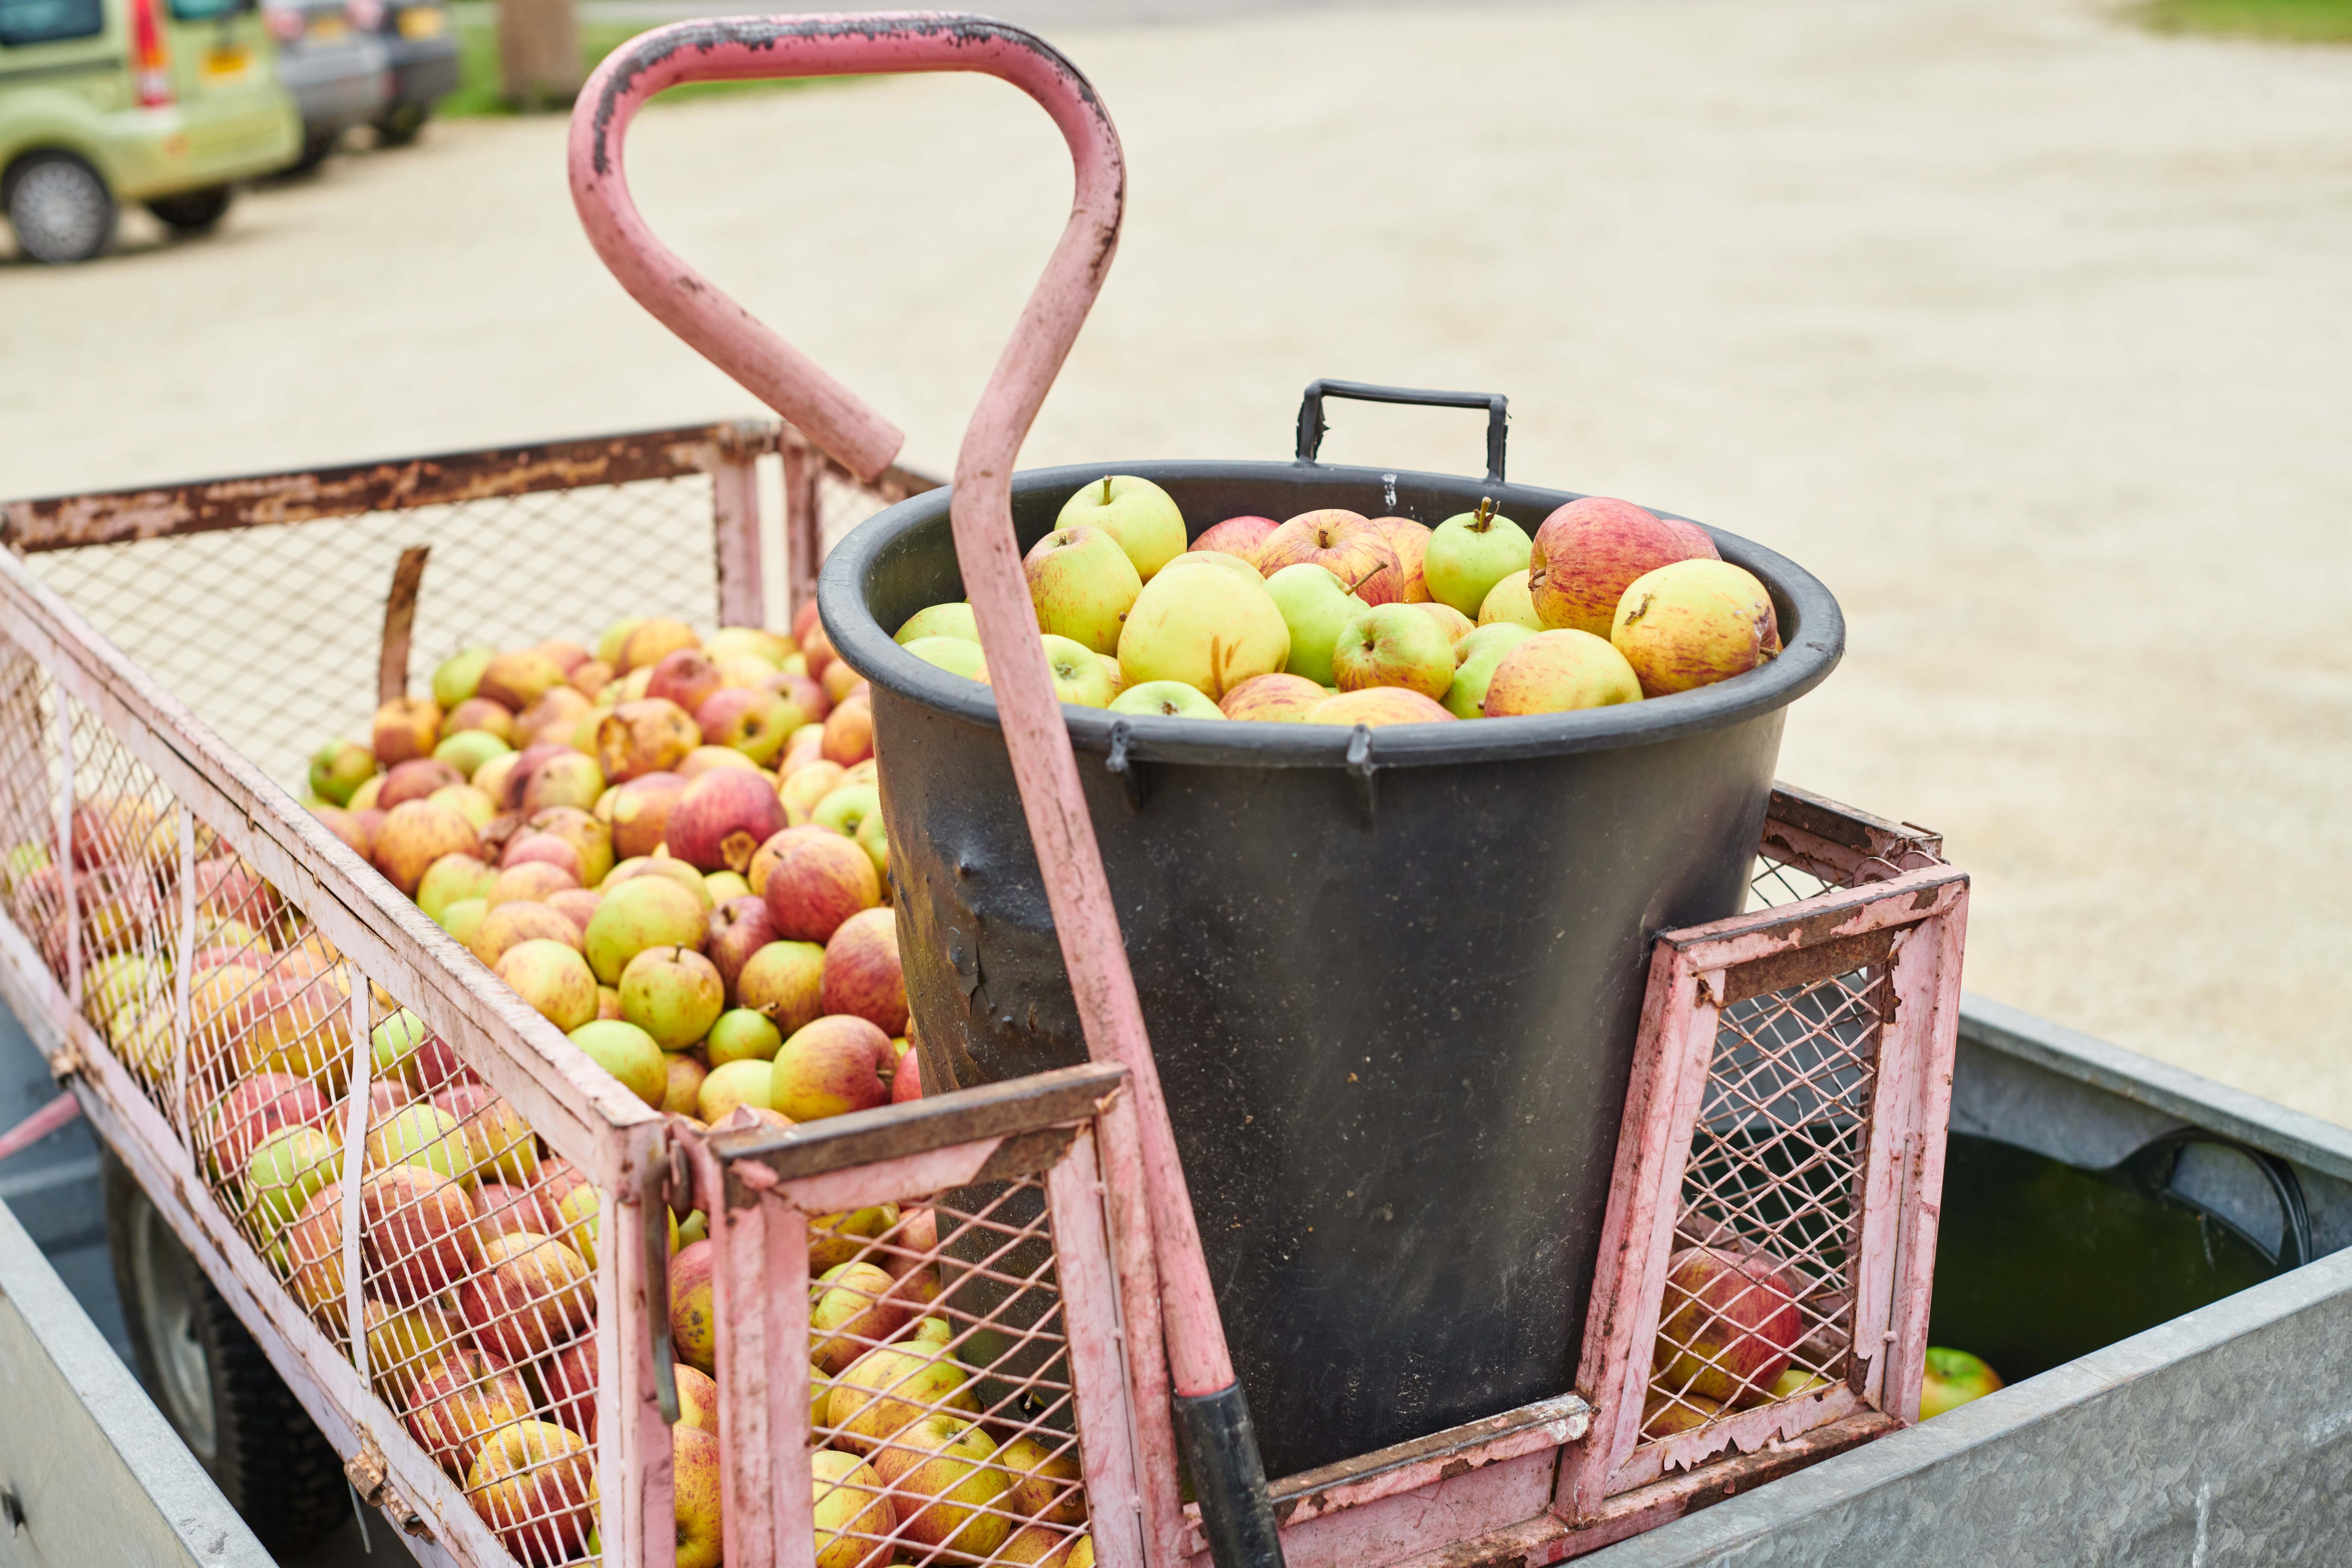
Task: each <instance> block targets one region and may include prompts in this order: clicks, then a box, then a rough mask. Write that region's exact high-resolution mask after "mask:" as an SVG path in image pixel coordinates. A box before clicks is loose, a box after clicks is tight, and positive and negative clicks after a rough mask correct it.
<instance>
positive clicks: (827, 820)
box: [809, 784, 882, 838]
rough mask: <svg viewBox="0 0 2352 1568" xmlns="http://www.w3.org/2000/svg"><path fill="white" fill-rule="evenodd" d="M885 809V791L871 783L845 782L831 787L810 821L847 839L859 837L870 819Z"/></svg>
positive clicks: (812, 813)
mask: <svg viewBox="0 0 2352 1568" xmlns="http://www.w3.org/2000/svg"><path fill="white" fill-rule="evenodd" d="M881 809H882V791H881V789H880V787H879V786H877V785H875V784H839V785H836V786H835V787H834V788H833V789H830V790H827V791H826V792H825V795H824V799H822V800H820V801H818V802H817V803H816V805H815V807H814V809H813V810H811V811H810V812H809V820H810V821H811V822H814V823H815V824H816V825H817V826H819V827H830V828H832V829H833V830H834V831H835V833H838V834H840V835H841V836H842V837H844V838H855V837H857V830H858V829H859V828H860V827H862V826H865V824H866V818H867V817H869V816H874V815H875V814H876V813H877V812H878V811H880V810H881Z"/></svg>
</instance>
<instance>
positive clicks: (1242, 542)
mask: <svg viewBox="0 0 2352 1568" xmlns="http://www.w3.org/2000/svg"><path fill="white" fill-rule="evenodd" d="M1281 526H1282V525H1281V524H1280V523H1278V522H1276V521H1274V519H1272V518H1270V517H1257V516H1254V515H1251V514H1249V513H1244V514H1243V515H1242V516H1240V517H1229V518H1227V519H1225V521H1223V522H1213V523H1211V524H1210V525H1209V526H1208V527H1206V528H1204V529H1202V531H1201V537H1200V538H1198V539H1196V540H1194V541H1192V550H1191V551H1188V552H1186V553H1188V554H1190V553H1194V552H1200V551H1203V550H1213V551H1216V552H1218V553H1219V554H1223V555H1234V556H1238V557H1240V558H1241V559H1242V560H1244V561H1246V562H1248V563H1250V566H1251V569H1252V570H1253V571H1255V569H1256V566H1257V552H1258V547H1259V546H1260V545H1262V544H1264V543H1265V541H1266V536H1267V535H1268V534H1270V533H1272V532H1273V531H1275V530H1276V529H1277V528H1279V527H1281Z"/></svg>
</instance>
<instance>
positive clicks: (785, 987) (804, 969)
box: [735, 927, 839, 1036]
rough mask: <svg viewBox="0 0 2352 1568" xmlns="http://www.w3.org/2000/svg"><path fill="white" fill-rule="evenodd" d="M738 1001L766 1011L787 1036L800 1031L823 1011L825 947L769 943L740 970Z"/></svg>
mask: <svg viewBox="0 0 2352 1568" xmlns="http://www.w3.org/2000/svg"><path fill="white" fill-rule="evenodd" d="M835 929H836V930H837V929H839V928H838V927H836V928H835ZM735 1001H736V1005H738V1006H742V1007H750V1008H752V1009H753V1010H755V1011H757V1012H759V1013H761V1014H764V1015H765V1016H767V1018H768V1020H769V1022H771V1023H772V1024H774V1025H775V1026H776V1027H777V1028H778V1029H780V1030H781V1031H782V1032H783V1033H784V1034H785V1035H787V1036H790V1035H793V1034H794V1033H797V1032H798V1031H799V1030H800V1029H801V1028H803V1026H806V1025H808V1024H811V1023H814V1021H815V1020H816V1019H817V1018H819V1017H821V1016H823V1015H824V947H823V946H821V945H820V944H818V943H816V942H769V943H767V944H766V945H765V946H763V947H761V949H760V950H759V951H758V952H754V953H753V954H752V955H751V959H750V960H749V961H748V962H747V963H745V964H744V965H743V967H742V969H741V970H740V972H739V973H737V975H736V978H735Z"/></svg>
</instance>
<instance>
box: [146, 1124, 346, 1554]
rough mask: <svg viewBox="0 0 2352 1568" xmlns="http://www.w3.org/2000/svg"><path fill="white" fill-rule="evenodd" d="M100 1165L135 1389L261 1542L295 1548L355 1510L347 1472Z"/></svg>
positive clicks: (184, 1260)
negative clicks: (133, 1363)
mask: <svg viewBox="0 0 2352 1568" xmlns="http://www.w3.org/2000/svg"><path fill="white" fill-rule="evenodd" d="M103 1161H104V1169H105V1193H106V1240H107V1250H108V1251H109V1252H110V1254H112V1256H113V1261H114V1284H115V1290H116V1293H117V1294H118V1295H120V1296H121V1300H122V1316H123V1320H124V1321H126V1322H127V1323H128V1324H129V1325H130V1329H131V1352H132V1353H133V1357H134V1359H135V1360H136V1361H137V1363H138V1366H139V1381H140V1382H141V1383H142V1384H145V1385H146V1389H147V1392H148V1394H149V1395H150V1396H152V1398H153V1399H154V1401H155V1404H156V1405H157V1407H158V1408H160V1409H161V1410H162V1411H163V1418H164V1419H165V1420H167V1421H169V1422H170V1423H171V1424H172V1426H173V1430H175V1431H176V1432H178V1433H179V1435H180V1437H181V1440H182V1441H184V1442H185V1443H186V1444H187V1445H188V1447H189V1449H190V1451H191V1452H193V1453H194V1455H195V1457H196V1459H197V1462H198V1463H200V1464H202V1465H203V1466H204V1468H205V1472H206V1473H207V1474H209V1475H210V1476H211V1477H212V1478H213V1480H214V1482H215V1484H216V1485H218V1486H219V1488H220V1489H221V1494H222V1495H223V1496H224V1497H226V1498H227V1499H228V1500H229V1502H230V1504H231V1506H233V1507H234V1508H235V1509H236V1511H237V1512H238V1513H240V1514H242V1515H243V1516H244V1517H245V1522H246V1523H247V1524H248V1525H250V1526H251V1527H252V1529H253V1533H254V1534H255V1535H257V1536H258V1537H259V1538H260V1540H261V1543H262V1544H263V1545H264V1546H266V1547H268V1549H269V1550H270V1551H271V1552H274V1553H285V1552H299V1551H301V1550H302V1549H303V1548H305V1547H307V1546H310V1545H311V1544H312V1543H313V1542H317V1541H318V1540H319V1539H320V1537H322V1536H324V1535H325V1534H326V1533H327V1532H328V1531H331V1530H332V1529H333V1528H334V1527H335V1526H336V1525H337V1524H339V1523H340V1522H341V1521H342V1519H343V1517H344V1516H345V1514H347V1513H348V1512H349V1511H350V1509H351V1500H350V1493H349V1491H348V1489H347V1486H348V1483H346V1482H345V1480H344V1479H343V1468H342V1465H341V1462H340V1461H339V1460H337V1458H335V1451H334V1449H333V1448H331V1447H329V1446H328V1443H327V1440H326V1439H325V1438H324V1437H321V1436H319V1429H318V1428H317V1427H316V1426H312V1425H311V1424H310V1416H309V1415H306V1414H304V1412H303V1409H302V1406H301V1405H300V1404H299V1403H298V1402H297V1401H296V1400H295V1398H294V1395H293V1394H292V1393H290V1392H289V1390H288V1389H287V1386H286V1384H284V1383H282V1382H281V1381H279V1379H278V1373H277V1372H276V1370H275V1369H273V1368H272V1367H271V1366H270V1364H269V1361H268V1357H266V1356H264V1355H263V1354H262V1352H261V1347H260V1346H259V1345H257V1344H256V1343H254V1342H253V1336H252V1335H251V1334H248V1333H247V1332H246V1331H245V1325H244V1324H242V1323H240V1322H238V1321H236V1313H234V1312H232V1311H230V1310H229V1307H228V1303H227V1302H226V1301H225V1300H222V1299H221V1296H220V1292H219V1291H217V1290H215V1289H213V1284H212V1281H211V1280H210V1279H206V1278H205V1272H204V1270H203V1269H202V1268H199V1267H197V1264H196V1260H195V1259H194V1258H193V1257H191V1256H190V1255H189V1253H188V1249H187V1248H186V1247H184V1246H182V1245H181V1243H180V1238H179V1237H176V1236H174V1235H173V1234H172V1227H171V1226H169V1225H167V1224H165V1223H164V1220H163V1215H161V1214H159V1213H158V1212H156V1208H155V1205H153V1204H152V1202H150V1201H149V1200H148V1197H147V1194H146V1193H144V1192H143V1191H142V1190H141V1188H140V1186H139V1183H138V1182H137V1180H136V1179H135V1178H133V1177H132V1176H131V1173H130V1171H129V1170H128V1169H126V1168H125V1167H124V1165H123V1163H122V1162H121V1161H120V1160H118V1159H116V1158H115V1157H114V1155H113V1153H112V1152H111V1151H109V1152H107V1153H105V1155H104V1156H103Z"/></svg>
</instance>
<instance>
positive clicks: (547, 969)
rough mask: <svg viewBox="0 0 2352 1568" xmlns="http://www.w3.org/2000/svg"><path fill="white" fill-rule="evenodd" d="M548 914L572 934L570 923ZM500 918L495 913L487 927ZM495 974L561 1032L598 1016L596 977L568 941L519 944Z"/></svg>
mask: <svg viewBox="0 0 2352 1568" xmlns="http://www.w3.org/2000/svg"><path fill="white" fill-rule="evenodd" d="M515 907H520V906H515ZM541 908H545V906H544V905H542V906H541ZM547 913H548V916H549V918H550V919H551V920H554V921H561V922H562V926H563V929H564V931H565V932H566V933H567V934H568V933H569V932H570V931H572V922H571V921H566V920H564V919H563V917H562V915H559V914H557V913H556V912H555V911H554V910H548V911H547ZM498 916H499V911H498V910H491V911H490V914H489V918H488V920H486V921H483V924H484V925H485V926H487V925H488V923H489V921H491V920H496V919H497V918H498ZM495 973H497V974H498V977H499V979H501V980H503V981H505V982H506V983H507V984H509V985H510V986H512V987H513V988H514V992H515V994H516V995H518V996H520V997H521V998H522V999H523V1000H524V1001H525V1002H526V1003H528V1004H530V1008H531V1010H532V1011H533V1012H535V1013H537V1014H538V1015H539V1016H541V1017H542V1018H544V1019H546V1020H547V1021H548V1022H549V1023H551V1024H552V1025H554V1026H556V1027H557V1028H559V1029H564V1030H571V1029H576V1028H578V1027H579V1026H581V1025H583V1024H585V1023H588V1022H590V1021H591V1020H593V1018H594V1017H595V1016H596V976H595V974H594V973H593V972H592V971H591V970H590V969H589V967H588V961H587V960H586V959H584V958H583V957H581V956H580V952H579V950H578V949H576V948H574V947H573V946H572V944H571V942H569V941H568V940H560V939H554V938H549V937H533V938H531V939H530V941H528V942H517V943H516V944H515V945H514V946H512V947H510V948H509V949H507V951H506V952H505V953H504V954H503V955H501V956H500V957H499V962H498V964H497V966H496V971H495Z"/></svg>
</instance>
